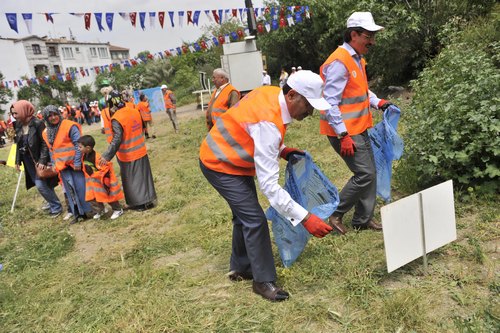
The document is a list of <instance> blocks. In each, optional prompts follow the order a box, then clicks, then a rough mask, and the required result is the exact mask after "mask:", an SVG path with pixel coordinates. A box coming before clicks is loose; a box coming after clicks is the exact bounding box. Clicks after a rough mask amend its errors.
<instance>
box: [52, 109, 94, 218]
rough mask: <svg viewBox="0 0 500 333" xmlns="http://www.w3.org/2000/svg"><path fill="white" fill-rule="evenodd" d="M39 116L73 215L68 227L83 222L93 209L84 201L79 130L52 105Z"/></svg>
mask: <svg viewBox="0 0 500 333" xmlns="http://www.w3.org/2000/svg"><path fill="white" fill-rule="evenodd" d="M42 114H43V119H44V120H45V122H46V123H47V128H46V129H45V131H44V132H43V139H44V140H45V143H46V144H47V147H48V148H49V151H50V153H51V157H52V160H53V162H54V165H55V168H56V170H57V171H58V172H59V176H60V178H61V180H62V183H63V187H64V191H65V192H66V195H67V197H68V201H69V208H70V210H71V213H72V214H73V219H72V220H71V221H70V224H74V223H77V222H80V221H83V220H84V219H86V218H87V217H88V216H90V214H91V210H92V209H91V207H90V204H89V203H88V202H86V201H85V175H84V173H83V171H82V153H81V152H80V149H78V139H79V138H80V136H81V135H82V129H81V126H80V125H79V124H77V123H75V122H74V121H71V120H67V119H62V115H61V112H60V111H59V109H58V108H57V107H56V106H54V105H48V106H46V107H45V108H44V109H43V112H42Z"/></svg>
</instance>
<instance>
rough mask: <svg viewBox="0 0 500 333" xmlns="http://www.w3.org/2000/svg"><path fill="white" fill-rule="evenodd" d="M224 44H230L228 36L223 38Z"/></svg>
mask: <svg viewBox="0 0 500 333" xmlns="http://www.w3.org/2000/svg"><path fill="white" fill-rule="evenodd" d="M224 42H225V43H226V44H229V43H231V39H230V38H229V35H226V36H224Z"/></svg>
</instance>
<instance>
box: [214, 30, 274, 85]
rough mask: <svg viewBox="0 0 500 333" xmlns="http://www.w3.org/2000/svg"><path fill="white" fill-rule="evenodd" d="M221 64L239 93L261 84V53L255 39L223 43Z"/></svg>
mask: <svg viewBox="0 0 500 333" xmlns="http://www.w3.org/2000/svg"><path fill="white" fill-rule="evenodd" d="M222 47H223V49H222V50H223V52H224V54H223V55H221V64H222V68H224V69H225V70H226V71H227V72H228V73H229V79H230V82H231V84H232V85H233V86H234V87H235V88H236V89H238V90H239V91H240V92H241V93H243V94H244V93H245V92H249V91H250V90H253V89H255V88H257V87H259V86H261V85H262V70H263V69H264V67H263V64H262V53H261V52H260V51H259V50H257V44H256V42H255V39H249V40H245V41H244V42H236V43H227V44H223V46H222Z"/></svg>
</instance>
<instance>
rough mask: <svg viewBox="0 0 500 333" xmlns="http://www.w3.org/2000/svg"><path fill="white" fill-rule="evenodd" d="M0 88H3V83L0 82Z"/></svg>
mask: <svg viewBox="0 0 500 333" xmlns="http://www.w3.org/2000/svg"><path fill="white" fill-rule="evenodd" d="M0 88H2V89H3V88H5V84H4V83H3V81H0Z"/></svg>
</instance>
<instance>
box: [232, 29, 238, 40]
mask: <svg viewBox="0 0 500 333" xmlns="http://www.w3.org/2000/svg"><path fill="white" fill-rule="evenodd" d="M231 37H232V38H233V40H238V34H237V33H236V32H234V31H233V32H231Z"/></svg>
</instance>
